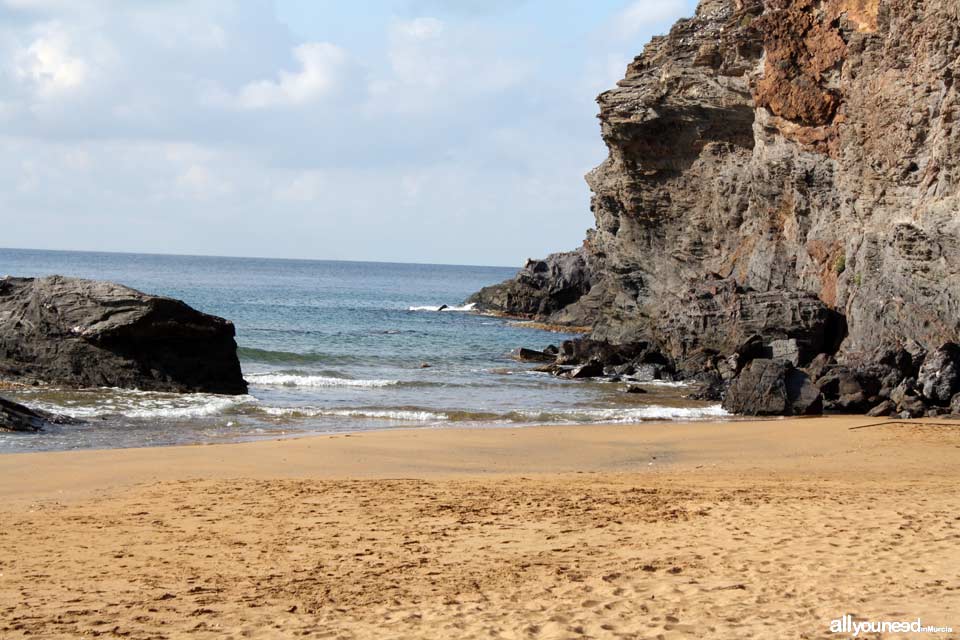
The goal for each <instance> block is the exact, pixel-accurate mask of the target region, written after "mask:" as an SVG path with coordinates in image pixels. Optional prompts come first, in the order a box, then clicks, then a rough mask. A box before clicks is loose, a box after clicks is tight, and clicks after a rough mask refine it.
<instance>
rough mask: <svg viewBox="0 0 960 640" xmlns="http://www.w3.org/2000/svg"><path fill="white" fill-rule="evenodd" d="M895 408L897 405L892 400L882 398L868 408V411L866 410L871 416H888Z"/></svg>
mask: <svg viewBox="0 0 960 640" xmlns="http://www.w3.org/2000/svg"><path fill="white" fill-rule="evenodd" d="M896 410H897V405H895V404H894V403H893V401H892V400H884V401H883V402H881V403H880V404H878V405H877V406H875V407H874V408H873V409H870V411H867V415H868V416H870V417H871V418H879V417H881V416H889V415H891V414H892V413H893V412H894V411H896Z"/></svg>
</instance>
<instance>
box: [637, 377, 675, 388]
mask: <svg viewBox="0 0 960 640" xmlns="http://www.w3.org/2000/svg"><path fill="white" fill-rule="evenodd" d="M626 379H627V380H629V381H630V382H631V383H634V384H638V385H641V386H642V385H648V386H651V387H675V388H678V389H680V388H683V387H689V386H690V383H688V382H683V381H682V380H681V381H676V380H638V379H636V378H626Z"/></svg>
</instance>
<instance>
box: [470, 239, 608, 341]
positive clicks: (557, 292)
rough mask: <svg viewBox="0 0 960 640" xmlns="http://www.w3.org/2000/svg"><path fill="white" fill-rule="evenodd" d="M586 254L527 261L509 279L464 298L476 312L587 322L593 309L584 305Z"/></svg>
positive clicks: (588, 274) (589, 282) (589, 280)
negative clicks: (472, 305)
mask: <svg viewBox="0 0 960 640" xmlns="http://www.w3.org/2000/svg"><path fill="white" fill-rule="evenodd" d="M589 259H590V256H589V255H588V254H587V253H586V251H585V250H584V249H583V248H580V249H578V250H576V251H570V252H567V253H555V254H553V255H551V256H548V257H547V258H546V259H545V260H528V261H527V264H526V265H524V267H523V268H522V269H521V270H520V271H519V272H518V273H517V275H516V276H514V278H513V279H512V280H507V281H506V282H504V283H502V284H498V285H493V286H490V287H485V288H484V289H481V290H480V291H478V292H477V293H475V294H473V295H472V296H471V297H470V298H468V299H467V303H468V304H470V303H472V304H474V305H476V308H477V309H478V310H480V311H484V312H488V313H504V314H508V315H512V316H518V317H525V318H537V319H538V320H542V321H545V322H549V323H552V324H565V325H579V326H582V325H588V324H590V322H591V321H592V319H593V317H594V316H595V315H596V311H597V309H596V308H593V307H590V306H589V304H587V300H588V298H586V296H587V294H588V293H589V292H590V288H591V287H592V286H593V271H592V269H591V268H590V264H589Z"/></svg>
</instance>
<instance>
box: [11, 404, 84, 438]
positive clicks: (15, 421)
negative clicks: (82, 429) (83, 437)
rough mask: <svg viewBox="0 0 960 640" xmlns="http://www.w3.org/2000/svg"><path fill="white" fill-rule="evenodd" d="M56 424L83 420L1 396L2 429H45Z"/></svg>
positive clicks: (79, 422) (30, 430)
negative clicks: (37, 408) (34, 407)
mask: <svg viewBox="0 0 960 640" xmlns="http://www.w3.org/2000/svg"><path fill="white" fill-rule="evenodd" d="M54 424H82V421H81V420H77V419H75V418H71V417H69V416H62V415H59V414H55V413H49V412H47V411H39V410H35V409H30V408H29V407H25V406H24V405H22V404H18V403H16V402H13V401H11V400H7V399H6V398H0V431H22V432H27V433H33V432H37V431H43V430H44V429H45V428H47V427H49V426H50V425H54Z"/></svg>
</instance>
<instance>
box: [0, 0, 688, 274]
mask: <svg viewBox="0 0 960 640" xmlns="http://www.w3.org/2000/svg"><path fill="white" fill-rule="evenodd" d="M694 7H695V3H694V2H693V0H632V1H630V0H553V1H548V0H543V1H534V0H513V1H510V0H379V1H378V0H368V1H357V0H354V1H348V0H276V1H262V0H189V1H188V0H0V220H2V222H3V235H2V237H0V246H6V247H20V248H35V249H68V250H89V251H124V252H147V253H177V254H196V255H228V256H258V257H278V258H283V257H286V258H312V259H328V260H377V261H398V262H427V263H445V264H485V265H503V266H516V265H520V264H522V262H523V261H524V260H525V259H526V258H527V257H542V256H544V255H546V254H547V253H551V252H554V251H559V250H569V249H573V248H575V247H576V246H578V245H579V244H580V243H581V242H582V240H583V237H584V232H585V230H586V229H588V228H589V227H591V226H592V225H593V219H592V215H591V213H590V210H589V195H590V194H589V190H588V188H587V186H586V184H585V182H584V180H583V175H584V174H585V173H586V172H587V171H588V170H589V169H590V168H592V167H593V166H595V165H597V164H598V163H600V162H601V161H602V160H603V158H604V157H605V156H606V150H605V148H604V146H603V143H602V141H601V140H600V129H599V123H598V121H597V120H596V113H597V105H596V103H595V98H596V95H597V94H598V93H600V92H601V91H603V90H605V89H608V88H610V87H612V86H614V84H615V83H616V81H617V80H618V79H619V78H621V77H622V76H623V73H624V70H625V68H626V65H627V63H628V62H629V61H630V60H631V59H632V58H633V57H634V56H635V55H637V54H639V53H640V52H641V51H642V49H643V46H644V44H646V42H647V41H648V40H649V39H650V37H651V36H653V35H655V34H658V33H665V32H666V31H667V30H668V29H669V27H670V25H671V24H672V23H673V22H674V21H675V20H676V19H677V18H680V17H683V16H687V15H691V14H692V13H693V11H694Z"/></svg>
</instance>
